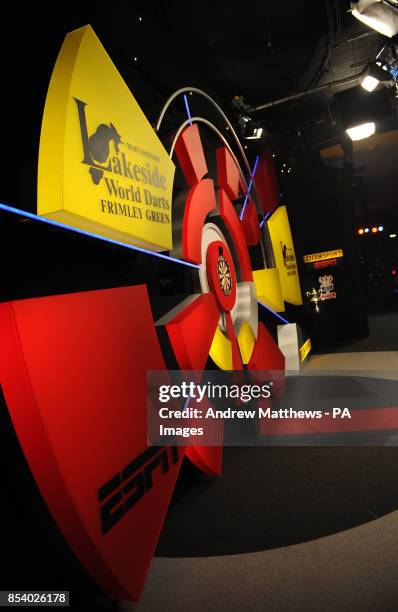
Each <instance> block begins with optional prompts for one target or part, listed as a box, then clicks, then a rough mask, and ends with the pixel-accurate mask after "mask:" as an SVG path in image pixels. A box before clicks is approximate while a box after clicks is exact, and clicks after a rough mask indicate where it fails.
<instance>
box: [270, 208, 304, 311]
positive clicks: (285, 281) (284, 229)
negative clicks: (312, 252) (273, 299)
mask: <svg viewBox="0 0 398 612" xmlns="http://www.w3.org/2000/svg"><path fill="white" fill-rule="evenodd" d="M268 230H269V234H270V238H271V242H272V248H273V251H274V256H275V264H276V267H277V268H278V272H279V278H280V282H281V289H282V297H283V299H284V301H285V302H289V303H290V304H294V305H296V306H300V305H301V304H302V303H303V300H302V297H301V290H300V281H299V275H298V270H297V262H296V255H295V253H294V246H293V239H292V234H291V231H290V225H289V218H288V216H287V210H286V206H279V208H277V209H276V211H275V212H274V213H273V215H272V216H271V218H270V219H269V220H268Z"/></svg>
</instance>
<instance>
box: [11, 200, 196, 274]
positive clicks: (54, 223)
mask: <svg viewBox="0 0 398 612" xmlns="http://www.w3.org/2000/svg"><path fill="white" fill-rule="evenodd" d="M0 210H5V211H6V212H9V213H13V214H14V215H19V216H21V217H25V218H27V219H33V221H40V223H46V224H47V225H52V226H53V227H59V228H61V229H63V230H69V231H70V232H75V234H81V235H82V236H88V238H95V239H96V240H102V241H103V242H108V243H109V244H114V245H116V246H121V247H124V248H125V249H130V251H136V252H137V253H144V254H145V255H152V256H153V257H158V258H159V259H165V260H166V261H171V262H173V263H178V264H182V265H184V266H188V267H189V268H196V269H197V270H198V269H199V267H200V266H198V265H197V264H194V263H191V262H190V261H185V260H183V259H177V258H176V257H170V255H164V254H163V253H156V252H154V251H149V250H148V249H143V248H142V247H138V246H134V245H132V244H127V243H126V242H120V241H119V240H113V239H112V238H106V237H105V236H100V235H99V234H93V233H92V232H87V231H85V230H81V229H78V228H76V227H71V226H70V225H64V224H63V223H59V222H58V221H53V219H47V218H46V217H39V215H35V214H33V213H30V212H27V211H26V210H21V209H19V208H14V206H8V204H1V203H0Z"/></svg>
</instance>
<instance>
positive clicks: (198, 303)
mask: <svg viewBox="0 0 398 612" xmlns="http://www.w3.org/2000/svg"><path fill="white" fill-rule="evenodd" d="M219 318H220V312H219V310H218V308H217V306H216V302H215V299H214V297H213V295H212V294H211V293H204V294H203V295H200V296H199V297H198V298H197V299H196V300H195V301H193V302H191V303H190V304H189V305H188V306H187V307H186V308H184V309H183V310H182V311H181V312H179V313H178V314H177V315H176V316H174V317H173V318H172V319H171V320H170V321H169V322H168V323H167V324H166V325H165V327H166V329H167V333H168V336H169V339H170V342H171V345H172V347H173V351H174V355H175V357H176V359H177V361H178V365H179V367H180V368H181V370H203V368H204V367H205V364H206V361H207V358H208V356H209V351H210V347H211V343H212V341H213V338H214V334H215V331H216V329H217V323H218V320H219Z"/></svg>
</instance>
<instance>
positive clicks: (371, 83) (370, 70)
mask: <svg viewBox="0 0 398 612" xmlns="http://www.w3.org/2000/svg"><path fill="white" fill-rule="evenodd" d="M392 78H393V77H392V75H391V74H390V71H389V66H388V65H387V64H383V63H382V62H380V61H379V62H371V63H370V64H369V65H368V66H367V68H366V71H365V72H364V75H363V77H362V80H361V86H362V87H363V88H364V89H366V91H373V90H374V89H376V87H377V85H378V84H379V82H380V81H391V79H392Z"/></svg>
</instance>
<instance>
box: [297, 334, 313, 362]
mask: <svg viewBox="0 0 398 612" xmlns="http://www.w3.org/2000/svg"><path fill="white" fill-rule="evenodd" d="M310 350H311V340H310V339H309V338H308V340H306V341H305V342H304V344H303V346H302V347H300V349H299V355H300V361H304V359H305V358H306V357H307V355H308V353H309V352H310Z"/></svg>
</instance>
